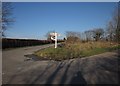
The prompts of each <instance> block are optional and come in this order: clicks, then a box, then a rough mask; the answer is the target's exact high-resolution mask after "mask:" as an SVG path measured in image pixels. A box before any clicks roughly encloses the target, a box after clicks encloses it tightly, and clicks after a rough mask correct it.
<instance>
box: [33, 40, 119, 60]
mask: <svg viewBox="0 0 120 86" xmlns="http://www.w3.org/2000/svg"><path fill="white" fill-rule="evenodd" d="M117 49H120V45H117V44H116V43H113V44H111V43H109V42H88V43H74V44H71V43H70V44H69V43H64V44H63V46H62V47H58V48H56V49H55V48H54V47H50V48H46V49H43V50H39V51H37V52H35V53H34V54H35V55H37V56H39V57H40V58H47V59H53V60H65V59H72V58H78V57H86V56H91V55H96V54H100V53H104V52H108V51H113V50H117Z"/></svg>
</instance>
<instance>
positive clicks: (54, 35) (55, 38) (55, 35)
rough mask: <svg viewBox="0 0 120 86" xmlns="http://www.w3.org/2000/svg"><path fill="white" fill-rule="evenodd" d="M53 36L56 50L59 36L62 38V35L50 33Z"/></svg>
mask: <svg viewBox="0 0 120 86" xmlns="http://www.w3.org/2000/svg"><path fill="white" fill-rule="evenodd" d="M50 35H51V39H52V40H54V41H55V48H57V36H60V34H58V33H56V32H54V33H50Z"/></svg>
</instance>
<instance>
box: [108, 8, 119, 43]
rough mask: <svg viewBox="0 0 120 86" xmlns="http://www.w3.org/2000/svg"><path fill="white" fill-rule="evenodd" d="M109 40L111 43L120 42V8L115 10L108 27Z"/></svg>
mask: <svg viewBox="0 0 120 86" xmlns="http://www.w3.org/2000/svg"><path fill="white" fill-rule="evenodd" d="M107 32H108V38H109V40H110V41H119V42H120V7H119V6H118V8H116V9H115V10H114V14H113V16H112V20H111V21H109V23H108V26H107Z"/></svg>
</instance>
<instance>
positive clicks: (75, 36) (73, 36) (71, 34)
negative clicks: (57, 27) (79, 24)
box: [66, 31, 81, 43]
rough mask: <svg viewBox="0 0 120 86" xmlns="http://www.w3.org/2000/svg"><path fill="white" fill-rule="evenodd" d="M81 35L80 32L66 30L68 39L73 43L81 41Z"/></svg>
mask: <svg viewBox="0 0 120 86" xmlns="http://www.w3.org/2000/svg"><path fill="white" fill-rule="evenodd" d="M80 36H81V34H80V32H75V31H66V37H67V41H69V42H71V43H74V42H77V41H80Z"/></svg>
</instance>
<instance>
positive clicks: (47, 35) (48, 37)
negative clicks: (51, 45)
mask: <svg viewBox="0 0 120 86" xmlns="http://www.w3.org/2000/svg"><path fill="white" fill-rule="evenodd" d="M53 32H55V31H48V32H47V33H46V35H45V37H47V40H51V35H50V33H53Z"/></svg>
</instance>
